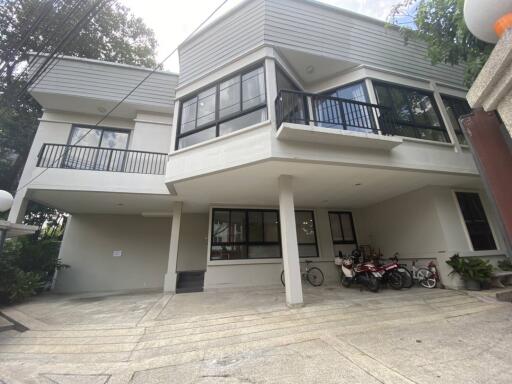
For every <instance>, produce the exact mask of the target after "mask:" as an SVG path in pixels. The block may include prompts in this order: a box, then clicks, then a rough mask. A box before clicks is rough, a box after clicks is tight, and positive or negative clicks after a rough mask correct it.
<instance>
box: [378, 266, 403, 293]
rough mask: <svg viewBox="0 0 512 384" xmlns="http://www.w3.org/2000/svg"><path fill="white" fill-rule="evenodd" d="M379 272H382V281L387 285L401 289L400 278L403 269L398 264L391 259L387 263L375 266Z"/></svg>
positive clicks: (401, 281)
mask: <svg viewBox="0 0 512 384" xmlns="http://www.w3.org/2000/svg"><path fill="white" fill-rule="evenodd" d="M377 268H378V270H379V272H380V273H381V274H382V283H383V284H387V285H389V286H390V287H391V288H393V289H402V288H403V286H404V281H403V279H402V272H401V270H402V269H403V268H402V267H401V266H400V264H398V263H397V262H396V261H393V262H391V263H388V264H384V265H381V266H379V267H377Z"/></svg>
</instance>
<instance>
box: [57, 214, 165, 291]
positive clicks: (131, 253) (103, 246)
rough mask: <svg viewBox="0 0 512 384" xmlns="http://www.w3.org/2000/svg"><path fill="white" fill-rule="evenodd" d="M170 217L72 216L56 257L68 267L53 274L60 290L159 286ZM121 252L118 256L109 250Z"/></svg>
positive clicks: (163, 270)
mask: <svg viewBox="0 0 512 384" xmlns="http://www.w3.org/2000/svg"><path fill="white" fill-rule="evenodd" d="M170 231H171V219H169V218H144V217H141V216H127V215H117V216H115V215H84V214H81V215H73V217H71V219H70V221H69V222H68V225H67V228H66V232H65V235H64V240H63V242H62V246H61V250H60V257H61V258H62V261H63V262H64V263H66V264H69V265H70V266H71V268H70V269H66V270H63V271H61V272H60V273H59V276H58V279H57V285H56V289H57V290H58V291H62V292H85V291H110V290H121V289H144V288H153V289H154V288H157V289H160V288H162V287H163V278H164V274H165V272H166V270H167V260H168V256H169V239H170V233H171V232H170ZM115 250H121V251H122V256H121V257H113V253H112V252H113V251H115Z"/></svg>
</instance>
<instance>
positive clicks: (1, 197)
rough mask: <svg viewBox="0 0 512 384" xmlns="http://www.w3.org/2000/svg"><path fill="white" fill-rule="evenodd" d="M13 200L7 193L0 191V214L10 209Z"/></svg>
mask: <svg viewBox="0 0 512 384" xmlns="http://www.w3.org/2000/svg"><path fill="white" fill-rule="evenodd" d="M13 200H14V198H13V197H12V195H11V194H10V193H9V192H7V191H2V190H0V212H6V211H8V210H9V209H11V207H12V202H13Z"/></svg>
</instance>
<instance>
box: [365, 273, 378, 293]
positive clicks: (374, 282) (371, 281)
mask: <svg viewBox="0 0 512 384" xmlns="http://www.w3.org/2000/svg"><path fill="white" fill-rule="evenodd" d="M379 288H380V280H379V279H377V278H376V277H375V276H373V275H370V276H369V277H368V290H370V291H371V292H379Z"/></svg>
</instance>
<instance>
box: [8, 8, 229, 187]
mask: <svg viewBox="0 0 512 384" xmlns="http://www.w3.org/2000/svg"><path fill="white" fill-rule="evenodd" d="M227 2H228V0H223V1H222V3H220V4H219V5H218V6H217V8H215V9H214V10H213V12H211V13H210V14H209V15H208V17H207V18H206V19H204V20H203V21H202V22H201V23H200V24H199V25H198V26H197V27H196V28H195V29H194V30H193V31H192V32H191V33H190V34H189V35H188V36H187V37H186V38H185V40H184V42H185V41H187V40H189V39H190V38H191V37H192V36H194V35H195V33H196V32H197V31H198V30H199V29H201V28H202V27H203V26H204V25H205V24H206V23H207V22H208V21H209V20H210V19H211V18H212V17H213V16H214V15H215V14H216V13H217V12H218V11H219V10H220V9H221V8H222V7H223V6H224V4H226V3H227ZM178 47H179V45H177V46H176V47H175V48H174V49H173V50H172V51H171V53H169V54H168V55H167V56H166V57H165V58H164V59H163V60H162V61H161V62H160V63H158V64H157V65H156V66H155V67H154V68H153V69H152V70H151V72H149V73H148V74H147V75H146V76H145V77H144V78H143V79H142V80H141V81H139V83H138V84H137V85H136V86H135V87H134V88H132V89H131V90H130V92H128V93H127V94H126V95H125V96H124V97H123V98H122V99H121V100H119V102H117V104H116V105H114V107H113V108H111V109H110V110H109V111H108V112H107V113H106V114H105V115H104V116H103V117H102V118H101V119H99V120H98V121H97V122H96V123H95V124H93V126H92V128H90V129H89V130H88V131H87V132H86V133H85V134H84V135H83V136H82V137H80V139H78V140H77V141H76V142H75V143H74V144H73V145H77V144H78V143H79V142H80V141H82V140H83V139H84V138H85V137H86V136H87V135H88V134H90V133H91V132H92V131H93V130H94V128H95V127H97V126H98V125H100V124H101V123H102V122H103V121H105V119H107V118H108V117H109V116H110V115H111V114H112V113H113V112H114V111H115V110H116V109H117V108H118V107H119V106H120V105H121V104H122V103H123V102H124V101H126V99H128V98H129V97H130V96H131V95H132V94H133V93H134V92H135V91H136V90H137V89H138V88H139V87H140V86H141V85H142V84H144V82H145V81H146V80H147V79H149V78H150V77H151V75H153V74H154V73H155V72H157V71H158V70H159V69H161V68H162V66H163V64H165V62H166V61H167V60H169V58H170V57H171V56H172V55H173V54H174V53H175V52H176V51H177V50H178ZM64 156H65V153H63V154H62V155H60V156H59V157H58V158H57V159H55V161H54V162H53V163H52V164H51V165H54V164H56V163H58V162H59V161H60V160H61V159H62V158H63V157H64ZM51 165H48V166H46V167H44V169H43V170H42V171H41V172H40V173H38V174H37V175H35V176H34V177H32V178H31V179H30V180H28V181H27V182H26V183H24V184H23V185H22V186H21V187H18V188H17V189H16V193H17V192H19V191H20V190H22V189H23V188H26V187H27V186H28V185H29V184H30V183H32V182H33V181H35V180H36V179H38V178H39V177H40V176H41V175H42V174H44V173H45V172H46V171H48V169H50V167H51Z"/></svg>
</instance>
